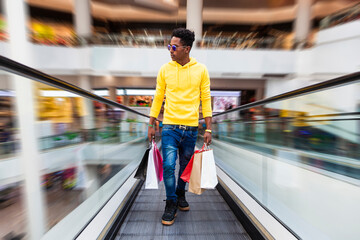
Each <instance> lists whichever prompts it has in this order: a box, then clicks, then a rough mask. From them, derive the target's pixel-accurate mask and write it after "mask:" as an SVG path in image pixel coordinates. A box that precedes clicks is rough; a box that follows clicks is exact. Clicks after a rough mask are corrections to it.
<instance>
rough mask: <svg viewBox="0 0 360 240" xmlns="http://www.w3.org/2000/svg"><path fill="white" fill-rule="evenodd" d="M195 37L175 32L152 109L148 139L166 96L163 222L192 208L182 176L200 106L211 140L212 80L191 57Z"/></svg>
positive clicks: (206, 137)
mask: <svg viewBox="0 0 360 240" xmlns="http://www.w3.org/2000/svg"><path fill="white" fill-rule="evenodd" d="M194 40H195V35H194V32H192V31H190V30H187V29H183V28H179V29H175V30H174V31H173V33H172V37H171V42H170V44H169V45H168V49H169V51H170V56H171V59H172V61H170V62H169V63H166V64H164V65H163V66H162V67H161V68H160V70H159V73H158V76H157V84H156V93H155V97H154V102H153V105H152V107H151V111H150V121H149V127H148V138H149V140H151V139H152V138H153V137H154V136H155V130H154V126H155V125H154V124H155V120H156V118H157V117H158V114H159V112H160V109H161V105H162V102H163V99H164V95H166V99H165V107H164V117H163V129H162V134H161V137H162V152H163V160H164V162H163V170H164V172H163V177H164V184H165V190H166V206H165V212H164V214H163V216H162V221H161V222H162V224H164V225H171V224H173V223H174V220H175V216H176V211H177V208H178V207H179V209H180V210H182V211H188V210H189V209H190V207H189V204H188V202H187V201H186V199H185V184H186V182H184V181H183V180H182V179H180V176H181V174H182V172H183V171H184V169H185V167H186V165H187V164H188V162H189V161H190V158H191V156H192V155H193V153H194V148H195V143H196V138H197V134H198V121H199V105H200V100H201V102H202V113H203V117H204V118H205V122H206V132H205V134H204V142H205V143H206V144H210V143H211V118H212V111H211V96H210V79H209V73H208V71H207V69H206V67H205V66H204V65H203V64H201V63H198V62H196V60H195V59H194V58H191V57H190V56H189V53H190V50H191V48H192V44H193V42H194ZM178 154H179V164H180V170H179V178H178V181H177V187H176V186H175V185H176V183H175V165H176V159H177V155H178Z"/></svg>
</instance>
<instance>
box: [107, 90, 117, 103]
mask: <svg viewBox="0 0 360 240" xmlns="http://www.w3.org/2000/svg"><path fill="white" fill-rule="evenodd" d="M108 89H109V98H110V100H111V101H114V102H116V101H117V99H116V97H117V93H116V87H108Z"/></svg>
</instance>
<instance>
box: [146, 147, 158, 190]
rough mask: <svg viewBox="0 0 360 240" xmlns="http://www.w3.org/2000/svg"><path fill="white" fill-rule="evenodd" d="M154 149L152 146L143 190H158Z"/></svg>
mask: <svg viewBox="0 0 360 240" xmlns="http://www.w3.org/2000/svg"><path fill="white" fill-rule="evenodd" d="M154 148H155V147H154V144H152V146H151V149H150V152H149V158H148V164H147V168H146V179H145V189H158V178H157V175H156V169H155V163H154Z"/></svg>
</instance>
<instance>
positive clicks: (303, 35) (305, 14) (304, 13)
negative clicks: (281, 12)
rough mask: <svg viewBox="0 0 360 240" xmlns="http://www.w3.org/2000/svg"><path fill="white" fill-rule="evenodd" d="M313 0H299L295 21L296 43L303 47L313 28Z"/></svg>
mask: <svg viewBox="0 0 360 240" xmlns="http://www.w3.org/2000/svg"><path fill="white" fill-rule="evenodd" d="M312 3H313V0H297V13H296V19H295V23H294V31H295V39H294V40H295V44H296V45H297V46H298V47H299V48H301V47H303V46H304V44H305V43H306V42H307V40H308V36H309V32H310V29H311V6H312Z"/></svg>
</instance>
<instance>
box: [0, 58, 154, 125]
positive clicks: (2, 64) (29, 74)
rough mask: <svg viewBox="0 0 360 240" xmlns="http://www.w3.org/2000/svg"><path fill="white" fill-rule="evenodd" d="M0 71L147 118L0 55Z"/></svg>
mask: <svg viewBox="0 0 360 240" xmlns="http://www.w3.org/2000/svg"><path fill="white" fill-rule="evenodd" d="M0 69H2V70H5V71H7V72H11V73H14V74H17V75H19V76H23V77H26V78H29V79H32V80H35V81H38V82H41V83H44V84H47V85H51V86H53V87H56V88H60V89H62V90H65V91H69V92H72V93H75V94H77V95H79V96H82V97H85V98H89V99H92V100H95V101H98V102H101V103H104V104H107V105H110V106H113V107H116V108H120V109H123V110H125V111H129V112H132V113H135V114H138V115H141V116H144V117H147V118H149V116H148V115H145V114H143V113H141V112H138V111H136V110H134V109H131V108H129V107H127V106H124V105H122V104H120V103H117V102H114V101H111V100H109V99H106V98H103V97H100V96H98V95H96V94H94V93H92V92H89V91H86V90H84V89H82V88H80V87H77V86H75V85H73V84H71V83H68V82H65V81H63V80H61V79H58V78H55V77H53V76H50V75H48V74H46V73H43V72H41V71H38V70H36V69H34V68H31V67H28V66H26V65H23V64H21V63H18V62H15V61H13V60H11V59H9V58H6V57H4V56H1V55H0Z"/></svg>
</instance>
